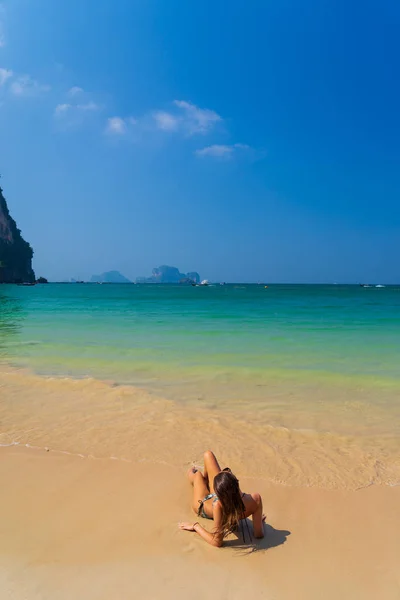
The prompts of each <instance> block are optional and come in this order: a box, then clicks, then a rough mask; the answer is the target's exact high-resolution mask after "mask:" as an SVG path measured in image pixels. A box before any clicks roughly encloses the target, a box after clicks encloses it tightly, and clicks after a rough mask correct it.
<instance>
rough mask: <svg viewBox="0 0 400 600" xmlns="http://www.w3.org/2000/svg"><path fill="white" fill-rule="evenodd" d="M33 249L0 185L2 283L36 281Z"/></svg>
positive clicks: (0, 266) (0, 270) (0, 272)
mask: <svg viewBox="0 0 400 600" xmlns="http://www.w3.org/2000/svg"><path fill="white" fill-rule="evenodd" d="M32 257H33V250H32V248H31V246H30V244H29V243H28V242H26V241H25V240H24V239H23V237H22V235H21V231H20V230H19V229H18V227H17V224H16V222H15V221H14V219H13V218H12V217H11V215H10V213H9V210H8V206H7V202H6V199H5V198H4V196H3V190H2V189H1V187H0V283H34V282H35V273H34V272H33V269H32Z"/></svg>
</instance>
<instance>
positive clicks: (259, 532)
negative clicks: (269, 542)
mask: <svg viewBox="0 0 400 600" xmlns="http://www.w3.org/2000/svg"><path fill="white" fill-rule="evenodd" d="M251 496H252V498H253V500H254V501H255V502H256V504H257V509H256V510H255V512H254V513H253V531H254V537H255V538H263V537H264V521H265V517H264V515H263V503H262V498H261V496H260V494H252V495H251Z"/></svg>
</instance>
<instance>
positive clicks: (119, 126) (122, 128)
mask: <svg viewBox="0 0 400 600" xmlns="http://www.w3.org/2000/svg"><path fill="white" fill-rule="evenodd" d="M126 131H127V126H126V122H125V119H122V118H121V117H110V118H109V119H107V126H106V132H107V133H111V134H113V135H124V134H125V133H126Z"/></svg>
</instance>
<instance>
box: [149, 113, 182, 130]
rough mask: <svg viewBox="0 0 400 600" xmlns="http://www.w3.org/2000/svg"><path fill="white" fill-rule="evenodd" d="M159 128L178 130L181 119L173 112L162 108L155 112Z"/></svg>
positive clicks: (154, 116)
mask: <svg viewBox="0 0 400 600" xmlns="http://www.w3.org/2000/svg"><path fill="white" fill-rule="evenodd" d="M153 118H154V120H155V122H156V125H157V128H158V129H162V130H163V131H176V130H177V129H178V127H179V119H178V118H177V117H174V115H171V113H168V112H164V111H162V110H160V111H157V112H155V113H153Z"/></svg>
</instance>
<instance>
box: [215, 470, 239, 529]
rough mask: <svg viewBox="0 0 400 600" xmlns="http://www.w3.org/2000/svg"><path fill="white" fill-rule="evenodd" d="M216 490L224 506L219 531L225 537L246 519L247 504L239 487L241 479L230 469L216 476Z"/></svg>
mask: <svg viewBox="0 0 400 600" xmlns="http://www.w3.org/2000/svg"><path fill="white" fill-rule="evenodd" d="M214 491H215V493H216V494H217V496H218V500H219V501H220V503H221V507H222V523H221V526H220V528H219V531H218V533H220V534H222V535H223V537H225V536H226V535H228V533H231V532H232V531H235V529H237V528H238V527H239V521H240V520H241V519H244V515H245V511H246V509H245V506H244V504H243V500H242V494H241V492H240V488H239V480H238V479H237V478H236V477H235V475H234V474H233V473H232V472H231V471H230V470H229V471H228V470H224V471H221V472H220V473H218V475H216V476H215V477H214Z"/></svg>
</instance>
